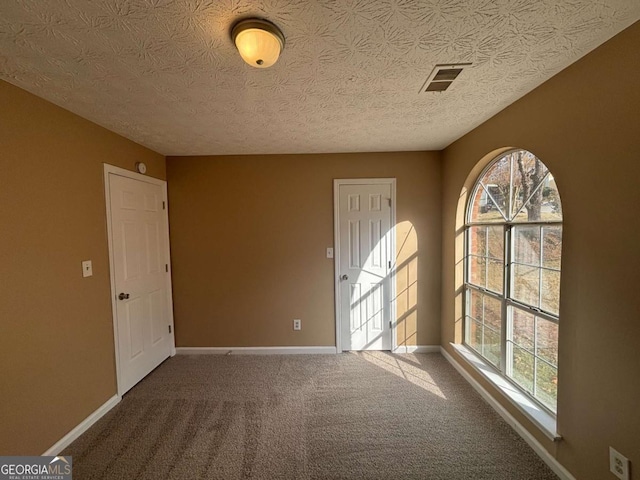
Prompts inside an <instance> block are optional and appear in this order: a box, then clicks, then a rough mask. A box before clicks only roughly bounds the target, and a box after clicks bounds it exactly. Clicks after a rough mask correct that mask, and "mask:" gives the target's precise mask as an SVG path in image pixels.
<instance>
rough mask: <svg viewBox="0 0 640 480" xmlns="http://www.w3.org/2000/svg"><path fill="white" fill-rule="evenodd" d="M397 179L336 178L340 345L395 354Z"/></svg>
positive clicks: (335, 202) (350, 348) (337, 321)
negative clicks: (393, 275) (394, 279)
mask: <svg viewBox="0 0 640 480" xmlns="http://www.w3.org/2000/svg"><path fill="white" fill-rule="evenodd" d="M394 205H395V179H349V180H334V216H335V226H334V228H335V248H336V255H335V274H336V276H335V281H336V346H337V350H338V352H340V351H343V350H392V349H393V346H394V345H395V339H394V338H393V337H394V336H395V335H394V334H395V330H394V328H393V324H392V319H393V318H395V315H394V314H393V311H392V310H393V307H394V305H395V303H394V302H392V299H393V296H394V292H395V284H394V282H393V279H392V269H393V261H392V259H393V258H394V256H393V254H392V253H393V252H394V249H395V238H394V228H393V226H394V224H395V212H394Z"/></svg>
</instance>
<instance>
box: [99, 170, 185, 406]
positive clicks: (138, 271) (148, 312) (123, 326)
mask: <svg viewBox="0 0 640 480" xmlns="http://www.w3.org/2000/svg"><path fill="white" fill-rule="evenodd" d="M106 178H107V181H108V183H107V188H108V190H109V195H108V197H109V207H110V216H109V217H110V222H111V225H110V242H111V265H112V270H113V271H112V285H113V287H114V290H115V291H114V292H113V294H114V297H115V298H114V306H115V320H114V321H115V338H116V343H117V345H116V346H117V348H116V350H117V352H116V356H117V364H118V391H119V393H120V394H123V393H125V392H126V391H128V390H129V389H130V388H131V387H133V386H134V385H135V384H136V383H138V382H139V381H140V380H142V378H144V377H145V376H146V375H147V374H149V372H151V371H152V370H153V369H154V368H155V367H157V366H158V365H159V364H160V363H162V362H163V361H164V360H165V359H166V358H167V357H169V356H170V355H171V354H172V350H173V348H174V346H173V333H172V323H173V322H172V315H171V310H170V296H169V288H170V287H169V285H170V283H169V273H168V270H169V268H168V265H169V248H168V220H167V215H166V210H165V208H166V203H165V202H166V199H165V188H164V186H163V185H162V182H160V184H158V182H159V181H157V180H156V181H154V182H153V183H149V182H146V181H142V180H137V179H133V178H127V177H124V176H121V175H118V174H115V173H108V174H107V176H106ZM150 180H155V179H150Z"/></svg>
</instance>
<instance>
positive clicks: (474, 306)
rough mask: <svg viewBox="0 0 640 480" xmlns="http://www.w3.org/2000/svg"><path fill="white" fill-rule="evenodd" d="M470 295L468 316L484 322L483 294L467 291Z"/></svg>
mask: <svg viewBox="0 0 640 480" xmlns="http://www.w3.org/2000/svg"><path fill="white" fill-rule="evenodd" d="M467 294H468V295H469V311H468V312H467V315H469V316H471V317H472V318H475V319H476V320H482V294H480V293H479V292H476V291H475V290H471V289H469V290H467Z"/></svg>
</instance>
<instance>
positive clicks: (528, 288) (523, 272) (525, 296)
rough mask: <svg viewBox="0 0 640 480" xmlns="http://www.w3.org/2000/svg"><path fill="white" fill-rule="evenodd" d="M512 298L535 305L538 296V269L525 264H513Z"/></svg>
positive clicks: (536, 304)
mask: <svg viewBox="0 0 640 480" xmlns="http://www.w3.org/2000/svg"><path fill="white" fill-rule="evenodd" d="M513 275H514V278H513V298H514V299H516V300H518V301H519V302H522V303H525V304H527V305H531V306H533V307H537V306H539V305H538V301H539V297H540V269H539V268H538V267H529V266H527V265H518V264H516V265H514V268H513Z"/></svg>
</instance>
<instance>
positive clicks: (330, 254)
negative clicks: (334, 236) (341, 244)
mask: <svg viewBox="0 0 640 480" xmlns="http://www.w3.org/2000/svg"><path fill="white" fill-rule="evenodd" d="M327 258H333V247H327Z"/></svg>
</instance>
